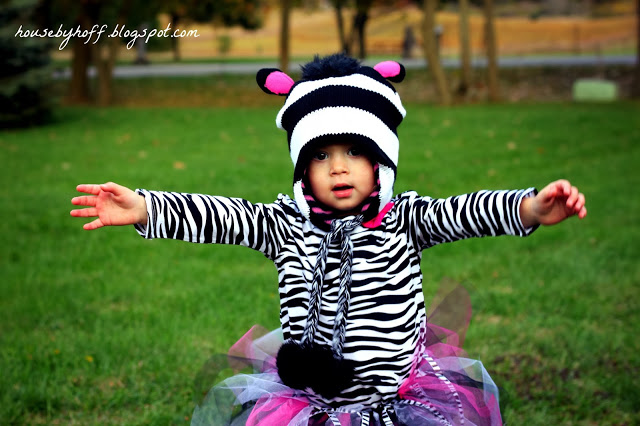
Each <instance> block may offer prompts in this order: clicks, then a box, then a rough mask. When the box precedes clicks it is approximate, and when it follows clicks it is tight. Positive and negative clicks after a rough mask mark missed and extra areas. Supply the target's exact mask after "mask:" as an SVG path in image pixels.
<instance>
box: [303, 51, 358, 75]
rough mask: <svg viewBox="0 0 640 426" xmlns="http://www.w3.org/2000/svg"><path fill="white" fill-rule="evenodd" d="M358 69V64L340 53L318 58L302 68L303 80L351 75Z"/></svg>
mask: <svg viewBox="0 0 640 426" xmlns="http://www.w3.org/2000/svg"><path fill="white" fill-rule="evenodd" d="M359 69H360V62H359V61H358V60H357V59H354V58H352V57H350V56H347V55H345V54H342V53H337V54H335V55H330V56H325V57H322V58H321V57H319V56H317V55H316V56H315V57H314V58H313V61H311V62H309V63H308V64H306V65H303V66H302V79H303V80H320V79H323V78H329V77H342V76H345V75H351V74H354V73H356V72H358V70H359Z"/></svg>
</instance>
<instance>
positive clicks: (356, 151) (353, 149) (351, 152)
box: [348, 147, 362, 157]
mask: <svg viewBox="0 0 640 426" xmlns="http://www.w3.org/2000/svg"><path fill="white" fill-rule="evenodd" d="M348 154H349V155H351V156H353V157H358V156H360V155H362V151H360V150H359V149H358V148H356V147H351V148H349V152H348Z"/></svg>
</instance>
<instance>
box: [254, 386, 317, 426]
mask: <svg viewBox="0 0 640 426" xmlns="http://www.w3.org/2000/svg"><path fill="white" fill-rule="evenodd" d="M292 396H293V392H288V393H286V394H285V395H282V396H279V397H277V398H270V396H269V395H265V396H263V397H262V398H260V399H259V400H258V402H256V406H255V407H254V408H253V410H252V411H251V414H250V415H249V419H248V420H247V426H258V425H287V424H289V423H290V422H291V420H292V419H293V418H295V417H296V416H297V415H298V413H300V411H302V410H303V409H304V408H305V407H308V406H309V403H308V402H306V403H305V402H304V401H301V400H299V399H292V398H291V397H292Z"/></svg>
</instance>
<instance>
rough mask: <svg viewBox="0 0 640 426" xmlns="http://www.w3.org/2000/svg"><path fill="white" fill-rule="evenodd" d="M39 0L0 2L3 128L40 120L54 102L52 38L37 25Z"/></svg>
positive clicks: (0, 123)
mask: <svg viewBox="0 0 640 426" xmlns="http://www.w3.org/2000/svg"><path fill="white" fill-rule="evenodd" d="M36 7H37V0H31V1H4V2H1V3H0V81H2V84H1V85H0V128H1V127H18V126H29V125H34V124H40V123H42V122H43V121H45V120H46V119H47V118H48V117H49V115H50V112H51V108H52V106H53V102H52V100H51V99H52V98H51V94H50V93H49V91H48V90H47V88H48V87H49V86H50V82H51V69H50V67H49V63H50V58H49V49H50V48H51V45H50V42H49V41H48V40H46V39H42V38H37V37H28V36H27V31H29V32H30V31H33V30H36V29H37V25H35V24H36V22H35V19H36V16H35V11H36Z"/></svg>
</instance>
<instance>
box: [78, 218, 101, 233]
mask: <svg viewBox="0 0 640 426" xmlns="http://www.w3.org/2000/svg"><path fill="white" fill-rule="evenodd" d="M103 226H104V225H103V224H102V221H101V220H100V219H96V220H94V221H92V222H89V223H85V224H84V225H83V226H82V227H83V228H84V229H86V230H87V231H93V230H94V229H98V228H102V227H103Z"/></svg>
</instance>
